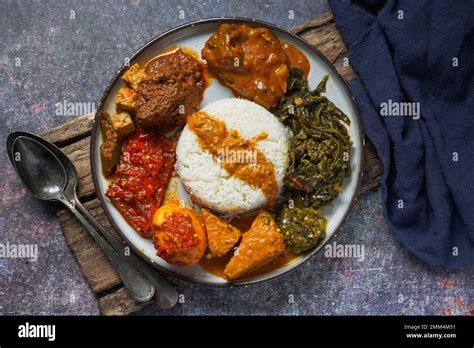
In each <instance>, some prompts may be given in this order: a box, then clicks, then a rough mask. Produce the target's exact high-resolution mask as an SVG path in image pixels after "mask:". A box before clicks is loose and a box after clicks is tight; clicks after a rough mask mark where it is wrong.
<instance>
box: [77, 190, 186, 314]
mask: <svg viewBox="0 0 474 348" xmlns="http://www.w3.org/2000/svg"><path fill="white" fill-rule="evenodd" d="M75 206H76V207H77V209H78V210H79V211H80V212H81V213H82V215H84V216H85V217H86V218H87V219H89V221H90V222H91V223H92V224H93V225H94V227H95V228H97V229H98V230H99V231H100V232H101V234H102V236H104V237H105V238H106V239H107V241H108V242H109V243H110V244H111V245H112V247H113V248H114V249H115V250H116V251H117V252H118V253H122V252H123V250H124V244H122V243H121V242H120V241H119V240H118V239H117V238H115V236H113V235H112V234H111V233H110V232H109V231H108V230H107V229H106V228H105V227H104V226H102V225H101V224H100V223H99V222H98V221H97V219H96V218H94V217H93V216H92V214H91V213H90V212H89V211H88V210H87V209H86V208H85V207H84V206H83V205H82V203H81V202H80V201H79V199H78V198H77V196H76V197H75ZM127 259H128V261H129V262H130V263H131V264H132V265H133V266H134V267H135V268H136V269H138V270H139V271H140V272H141V273H142V274H143V275H144V276H145V277H146V278H147V279H148V280H149V281H150V282H151V283H152V284H153V285H154V287H155V290H156V294H155V301H156V304H157V305H158V306H159V307H160V308H161V309H169V308H171V307H173V306H174V305H175V304H176V303H177V302H178V292H177V291H176V289H175V288H174V287H173V285H171V283H170V282H169V281H168V280H167V279H166V278H164V277H163V276H161V275H160V274H159V273H158V272H156V271H155V270H154V269H152V268H151V267H150V266H149V265H148V264H146V263H145V262H143V261H142V260H141V259H140V258H139V257H138V256H136V255H135V254H134V253H130V254H129V255H128V256H127Z"/></svg>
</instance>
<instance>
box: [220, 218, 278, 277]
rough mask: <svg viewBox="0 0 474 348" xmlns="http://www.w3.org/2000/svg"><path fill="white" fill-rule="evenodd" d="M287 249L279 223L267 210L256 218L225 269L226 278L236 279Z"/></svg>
mask: <svg viewBox="0 0 474 348" xmlns="http://www.w3.org/2000/svg"><path fill="white" fill-rule="evenodd" d="M284 250H285V242H284V241H283V236H282V234H281V232H280V229H279V228H278V226H277V224H276V223H275V221H274V220H273V218H272V216H271V215H270V214H269V213H267V212H266V211H261V212H260V213H259V214H258V215H257V217H256V218H255V220H254V222H253V223H252V226H251V227H250V230H248V231H247V232H245V233H244V234H243V236H242V241H241V242H240V245H239V247H238V249H237V250H236V252H235V253H234V256H233V257H232V258H231V259H230V261H229V263H228V264H227V266H226V268H225V270H224V277H225V278H226V279H235V278H238V277H240V276H242V275H243V274H245V273H247V272H249V271H252V270H254V269H256V268H258V267H260V266H262V265H264V264H265V263H267V262H269V261H271V260H273V259H274V258H275V257H277V256H278V255H280V254H282V253H283V252H284Z"/></svg>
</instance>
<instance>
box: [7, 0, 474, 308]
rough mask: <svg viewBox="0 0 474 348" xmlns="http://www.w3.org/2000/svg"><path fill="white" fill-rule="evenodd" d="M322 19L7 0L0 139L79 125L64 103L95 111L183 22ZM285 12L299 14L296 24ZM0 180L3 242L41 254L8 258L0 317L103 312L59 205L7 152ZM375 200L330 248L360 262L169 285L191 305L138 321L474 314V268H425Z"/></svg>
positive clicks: (202, 7) (305, 13)
mask: <svg viewBox="0 0 474 348" xmlns="http://www.w3.org/2000/svg"><path fill="white" fill-rule="evenodd" d="M326 10H327V5H326V3H325V2H324V1H321V2H319V1H314V0H308V1H258V2H256V1H253V0H250V1H192V0H190V1H160V2H151V1H143V2H141V1H139V0H133V1H100V2H98V1H97V2H80V1H50V2H38V1H35V2H33V1H31V2H27V1H21V2H13V1H2V2H1V3H0V32H1V33H2V34H1V38H2V39H1V42H0V106H1V108H2V112H1V114H0V117H1V122H2V127H1V128H0V142H1V143H2V144H4V143H5V139H6V136H7V135H8V133H9V132H11V131H14V130H26V131H32V132H35V133H40V132H42V131H44V130H46V129H48V128H50V127H52V126H54V125H58V124H60V123H62V122H64V121H66V120H69V119H70V118H72V117H74V115H59V114H58V112H57V111H58V110H57V108H56V106H55V104H56V103H63V102H64V101H65V100H66V101H68V102H72V103H76V102H78V103H89V104H88V105H89V106H91V107H92V106H94V105H93V104H94V103H97V101H98V100H99V98H100V96H101V94H102V92H103V89H104V88H105V86H106V84H107V83H108V81H109V80H110V78H111V76H112V75H113V73H114V72H115V71H116V70H117V69H118V68H119V67H120V66H121V65H122V63H123V62H124V59H125V58H126V57H127V56H129V55H131V54H132V53H133V52H134V51H135V50H136V49H137V48H138V47H140V46H141V45H142V44H143V43H144V42H146V41H148V40H149V39H151V38H153V37H154V36H156V35H157V34H159V33H161V32H163V31H164V30H167V29H169V28H172V27H174V26H176V25H179V24H182V23H185V22H188V21H191V20H195V19H200V18H206V17H218V16H224V15H225V16H242V17H255V18H258V19H263V20H266V21H269V22H273V23H277V24H279V25H281V26H283V27H287V28H289V27H291V26H294V25H296V24H299V23H302V22H304V21H306V20H309V19H311V18H314V17H317V16H319V15H321V14H322V13H323V12H324V11H326ZM180 11H184V12H180ZM289 11H294V19H290V18H289V14H291V13H289ZM180 14H181V15H182V16H181V18H180ZM183 16H184V18H182V17H183ZM77 111H79V110H77ZM85 111H87V110H85ZM85 111H84V112H85ZM2 146H3V145H2ZM0 177H1V181H0V197H1V203H0V204H1V211H0V243H3V244H5V243H6V242H9V243H16V244H23V243H33V244H37V245H38V247H39V258H38V261H37V262H27V261H25V260H23V259H5V258H0V306H1V307H0V314H97V313H98V310H97V303H96V301H95V298H94V296H93V295H91V293H90V291H89V289H88V287H87V285H86V284H85V282H84V280H83V278H82V275H81V273H80V272H79V269H78V266H77V264H76V263H75V261H74V259H73V257H72V256H71V254H70V252H69V250H68V249H67V247H66V244H65V242H64V239H63V236H62V234H61V231H60V230H59V228H58V224H57V221H56V218H55V213H56V211H57V209H58V206H55V205H47V204H44V203H41V202H39V201H37V200H35V199H33V198H32V197H31V196H30V195H29V194H28V193H27V192H26V190H25V189H24V188H23V187H22V186H21V184H20V183H19V181H18V179H17V178H16V176H15V174H14V172H13V170H12V168H11V165H10V163H9V162H8V159H7V156H6V152H5V151H0ZM379 202H380V199H379V192H378V191H373V192H370V193H369V194H367V195H366V196H364V197H363V198H362V199H360V200H359V201H358V202H357V204H356V206H355V208H354V210H353V211H352V213H351V214H350V216H349V217H348V219H347V221H346V223H345V224H344V226H343V227H342V229H341V230H340V231H339V232H338V234H337V236H336V237H335V238H334V239H333V241H336V242H337V243H348V244H362V245H364V247H365V260H364V261H360V262H359V261H357V260H355V259H330V258H326V257H325V256H324V254H323V253H320V254H319V255H317V256H316V257H314V258H313V259H312V260H311V261H310V262H308V263H306V264H305V265H303V266H302V267H300V268H299V269H298V270H296V271H294V272H292V273H289V274H287V275H285V276H283V277H281V278H278V279H276V280H273V281H270V282H267V283H263V284H258V285H254V286H250V287H245V288H244V287H241V288H231V289H217V288H208V287H204V286H200V285H193V284H189V283H183V282H181V281H178V280H172V281H173V282H174V283H175V284H176V286H177V288H178V289H179V292H180V293H181V294H183V295H184V301H185V302H184V303H182V304H179V305H177V306H176V307H174V308H173V309H172V310H170V311H167V312H162V311H160V310H158V309H156V308H154V307H152V306H150V307H148V308H146V309H144V310H143V311H142V312H140V313H141V314H161V313H166V314H191V315H194V314H467V313H469V311H471V313H472V311H473V308H472V307H471V306H474V300H473V298H474V289H473V285H474V274H473V272H472V270H470V271H450V272H448V271H440V270H435V269H432V268H429V267H427V266H425V265H423V264H421V263H420V262H419V261H417V260H416V259H415V258H413V257H412V256H411V255H410V254H409V253H408V252H407V251H406V250H405V249H403V248H402V247H401V246H400V245H399V244H398V242H397V241H395V240H394V238H393V237H392V235H391V234H390V233H389V231H388V229H387V227H386V224H385V223H384V221H383V217H382V211H381V207H380V203H379ZM291 300H293V301H291Z"/></svg>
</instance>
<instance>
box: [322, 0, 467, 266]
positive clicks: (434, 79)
mask: <svg viewBox="0 0 474 348" xmlns="http://www.w3.org/2000/svg"><path fill="white" fill-rule="evenodd" d="M330 7H331V9H332V12H333V14H334V19H335V22H336V25H337V28H338V29H339V31H340V32H341V35H342V38H343V40H344V41H345V43H346V45H347V47H348V49H349V53H350V56H349V61H350V64H351V66H352V67H353V68H354V70H355V71H356V73H357V75H358V78H355V79H354V80H353V81H352V82H351V84H350V88H351V90H352V93H353V94H354V97H355V99H356V102H357V105H358V108H359V111H360V114H361V117H362V123H363V126H364V131H365V133H366V134H367V136H368V137H369V138H370V140H371V141H372V142H373V143H374V145H375V147H376V149H377V152H378V154H379V156H380V158H381V160H382V162H383V164H384V168H385V171H384V175H383V178H382V205H383V207H384V214H385V218H386V220H387V222H388V224H389V226H390V229H391V231H392V232H393V233H394V235H395V236H396V237H397V238H398V240H399V241H400V242H401V243H402V244H403V245H404V246H405V247H406V248H408V249H409V250H410V251H411V252H413V253H414V254H415V255H416V256H418V257H419V258H420V259H422V260H423V261H425V262H427V263H428V264H430V265H433V266H444V267H455V268H460V267H465V266H468V265H472V264H473V263H474V177H473V174H474V1H470V0H459V1H454V0H453V1H447V0H439V1H437V0H435V1H413V0H407V1H386V2H381V1H341V0H333V1H330ZM417 107H419V114H420V116H419V118H418V119H417V113H416V109H417ZM400 114H403V115H405V116H400ZM397 115H398V116H397Z"/></svg>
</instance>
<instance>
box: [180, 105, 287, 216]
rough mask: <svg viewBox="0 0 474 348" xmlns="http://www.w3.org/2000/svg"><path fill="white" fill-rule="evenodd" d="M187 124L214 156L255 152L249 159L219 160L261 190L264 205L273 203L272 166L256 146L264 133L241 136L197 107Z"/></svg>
mask: <svg viewBox="0 0 474 348" xmlns="http://www.w3.org/2000/svg"><path fill="white" fill-rule="evenodd" d="M187 124H188V127H189V128H190V129H191V131H192V132H194V134H196V136H197V139H198V142H199V145H200V146H201V148H202V149H203V150H207V151H209V153H210V154H211V155H212V156H214V157H219V156H220V155H221V154H223V153H225V152H227V153H253V154H255V156H254V161H252V162H251V161H229V160H223V161H222V162H221V165H222V167H223V168H224V169H225V170H226V171H227V172H228V173H229V174H230V175H232V176H234V177H236V178H238V179H240V180H242V181H244V182H246V183H247V184H249V185H250V186H252V187H255V188H259V189H260V190H262V192H263V194H264V195H265V197H266V198H267V202H268V205H269V206H270V207H272V206H274V204H275V202H276V198H277V194H278V184H277V181H276V175H275V168H274V167H273V164H272V163H271V162H269V161H268V160H267V159H266V157H265V154H264V153H263V152H262V151H261V150H260V149H259V148H258V147H257V146H256V143H257V142H258V141H260V140H263V139H265V138H266V137H267V136H268V135H267V134H266V133H262V134H261V135H258V136H257V137H255V138H253V139H250V140H247V139H244V138H243V137H242V136H241V135H240V134H239V132H238V131H236V130H230V131H229V130H227V127H226V125H225V123H224V122H222V121H220V120H217V119H215V118H214V117H212V116H210V115H208V114H206V113H205V112H201V111H199V112H195V113H194V114H192V115H191V116H190V117H189V118H188V123H187ZM249 162H251V163H249Z"/></svg>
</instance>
